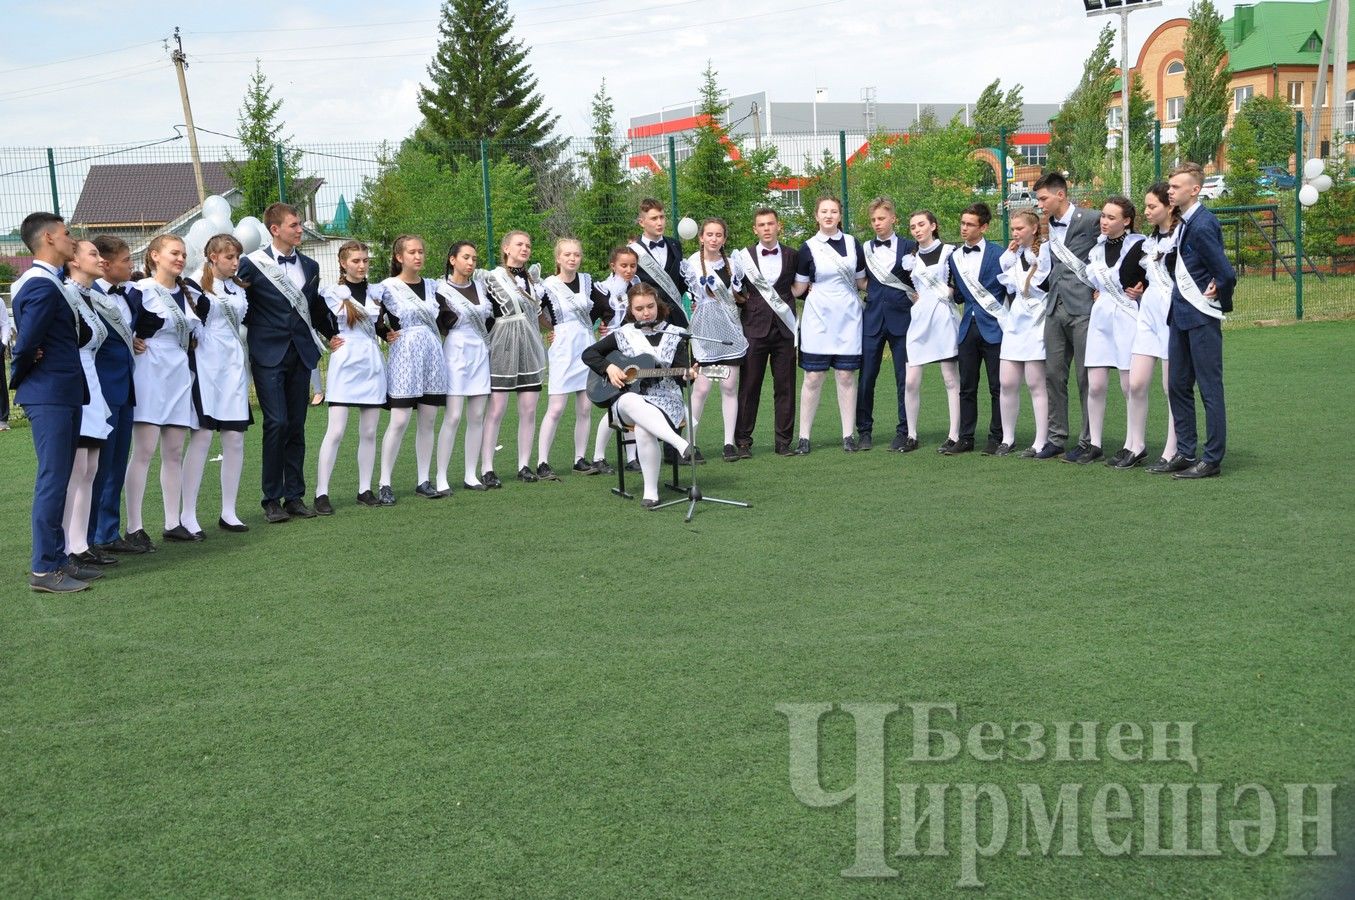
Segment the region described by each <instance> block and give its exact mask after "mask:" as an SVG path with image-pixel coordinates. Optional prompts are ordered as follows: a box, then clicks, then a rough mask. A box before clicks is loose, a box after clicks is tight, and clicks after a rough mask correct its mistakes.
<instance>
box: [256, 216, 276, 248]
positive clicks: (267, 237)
mask: <svg viewBox="0 0 1355 900" xmlns="http://www.w3.org/2000/svg"><path fill="white" fill-rule="evenodd" d="M258 227H259V246H260V247H267V246H268V245H269V244H271V243H273V235H271V234H269V232H268V226H267V225H265V224H264V223H262V222H259V223H258Z"/></svg>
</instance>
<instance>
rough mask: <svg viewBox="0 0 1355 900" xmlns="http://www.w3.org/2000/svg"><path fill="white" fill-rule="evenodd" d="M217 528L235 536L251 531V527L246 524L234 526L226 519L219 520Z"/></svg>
mask: <svg viewBox="0 0 1355 900" xmlns="http://www.w3.org/2000/svg"><path fill="white" fill-rule="evenodd" d="M216 527H217V528H220V529H221V530H222V531H229V532H231V533H233V534H243V533H244V532H246V531H249V526H248V525H246V524H245V523H244V522H241V523H240V524H239V525H232V524H231V523H230V522H227V521H226V520H225V519H217V520H216Z"/></svg>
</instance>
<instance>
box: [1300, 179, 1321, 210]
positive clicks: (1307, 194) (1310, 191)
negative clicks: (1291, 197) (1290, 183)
mask: <svg viewBox="0 0 1355 900" xmlns="http://www.w3.org/2000/svg"><path fill="white" fill-rule="evenodd" d="M1317 198H1318V193H1317V188H1315V187H1313V186H1312V185H1311V184H1305V185H1304V186H1303V187H1301V188H1299V202H1300V203H1302V204H1303V205H1304V206H1312V205H1313V204H1314V203H1316V202H1317Z"/></svg>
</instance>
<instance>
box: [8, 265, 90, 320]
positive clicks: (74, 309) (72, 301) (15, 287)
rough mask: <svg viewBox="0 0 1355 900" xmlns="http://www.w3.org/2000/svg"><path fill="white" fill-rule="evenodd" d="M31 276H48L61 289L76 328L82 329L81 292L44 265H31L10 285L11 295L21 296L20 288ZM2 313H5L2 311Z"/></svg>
mask: <svg viewBox="0 0 1355 900" xmlns="http://www.w3.org/2000/svg"><path fill="white" fill-rule="evenodd" d="M30 278H46V279H47V280H48V281H50V282H52V284H54V285H56V286H57V287H58V288H60V289H61V296H63V297H65V298H66V305H67V306H69V307H70V308H71V314H72V315H73V316H74V317H75V330H76V332H77V333H78V332H79V331H80V292H79V291H77V290H76V289H75V286H74V285H72V284H71V283H70V282H65V281H62V280H61V279H60V278H58V277H56V276H55V275H53V274H52V273H51V272H49V271H47V270H46V269H45V268H43V267H42V266H30V267H29V269H28V271H27V272H25V273H23V274H22V275H20V276H19V280H18V281H16V282H14V284H12V285H10V290H9V295H10V296H11V297H17V296H19V288H21V287H23V286H24V283H25V282H27V281H28V280H29V279H30ZM0 315H4V313H3V311H0Z"/></svg>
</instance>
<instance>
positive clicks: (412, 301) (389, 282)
mask: <svg viewBox="0 0 1355 900" xmlns="http://www.w3.org/2000/svg"><path fill="white" fill-rule="evenodd" d="M381 286H382V287H384V288H385V289H386V290H388V291H390V292H391V293H394V294H398V295H399V297H400V299H401V300H403V301H404V302H403V303H402V304H400V305H401V310H400V312H401V313H403V312H404V307H406V306H407V307H409V311H410V312H412V313H413V314H414V315H415V317H417V318H418V320H419V324H420V325H424V326H426V327H427V328H428V329H429V330H430V331H432V332H433V334H434V335H435V336H436V335H437V334H438V319H437V316H435V315H433V314H432V313H431V312H429V311H428V310H427V309H425V308H424V305H423V301H422V300H420V299H419V295H418V294H416V293H414V289H413V288H411V287H410V286H409V285H407V284H405V283H404V282H403V281H401V280H400V279H399V278H387V279H386V280H385V281H383V282H381ZM425 290H427V288H425ZM433 296H435V297H436V296H437V292H436V291H434V292H433ZM401 318H407V317H406V316H403V315H402V316H401Z"/></svg>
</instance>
